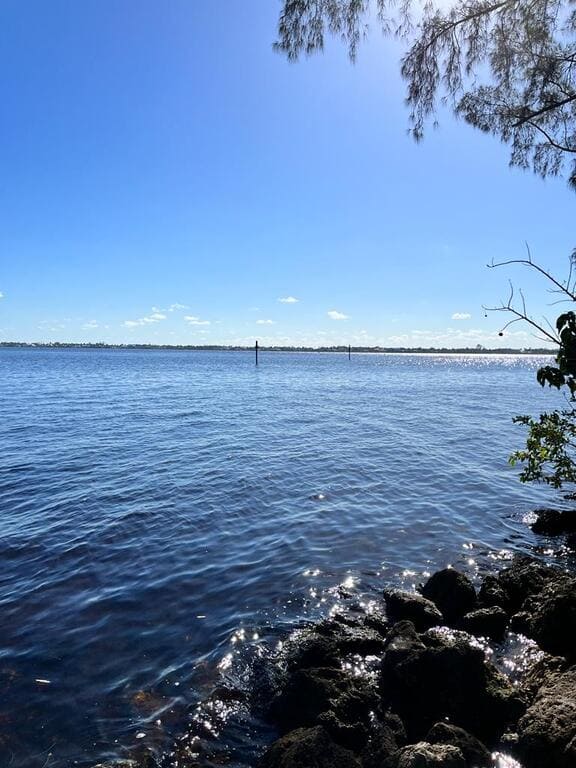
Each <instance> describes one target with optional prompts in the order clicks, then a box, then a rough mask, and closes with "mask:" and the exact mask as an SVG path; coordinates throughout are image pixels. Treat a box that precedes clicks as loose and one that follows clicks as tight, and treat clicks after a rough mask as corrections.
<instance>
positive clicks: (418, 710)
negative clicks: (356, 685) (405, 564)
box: [380, 622, 525, 744]
mask: <svg viewBox="0 0 576 768" xmlns="http://www.w3.org/2000/svg"><path fill="white" fill-rule="evenodd" d="M380 688H381V693H382V697H383V700H384V702H385V703H386V704H388V705H389V706H390V707H391V709H392V710H393V711H394V712H396V713H397V714H398V715H399V716H400V717H401V718H402V720H403V722H404V724H405V726H406V730H407V733H408V736H409V738H410V739H413V740H415V739H422V738H423V737H424V736H425V735H426V733H427V732H428V730H429V729H430V728H431V727H432V725H434V723H436V722H438V721H440V720H444V719H448V720H449V721H450V722H452V723H454V724H455V725H458V726H460V727H462V728H464V729H466V730H467V731H470V732H471V733H473V734H474V735H475V736H477V737H478V738H480V739H482V740H486V741H487V742H488V743H489V744H492V743H494V742H495V741H496V740H497V739H498V738H499V736H500V735H501V734H502V733H503V731H504V730H505V728H506V726H507V725H509V724H513V723H515V722H516V721H517V719H518V718H519V717H520V715H521V714H522V713H523V711H524V709H525V706H524V704H523V702H522V700H521V698H520V696H519V694H518V693H517V691H516V690H515V689H514V688H513V686H512V685H511V684H510V683H509V682H508V680H507V679H506V678H505V677H504V676H503V675H502V674H501V673H499V672H498V671H497V670H496V668H495V667H494V666H493V665H492V664H490V663H488V662H486V661H485V658H484V653H483V652H482V650H481V649H479V648H477V647H473V646H471V645H470V644H469V643H468V642H467V641H466V639H465V636H463V635H462V634H461V633H452V634H447V633H441V632H438V631H437V630H429V631H428V632H426V633H424V634H422V635H418V634H417V633H416V632H415V630H414V627H413V625H411V624H410V623H409V622H403V623H401V624H397V625H396V627H395V628H394V629H393V630H392V632H391V633H390V639H389V643H388V647H387V650H386V652H385V654H384V659H383V662H382V666H381V674H380Z"/></svg>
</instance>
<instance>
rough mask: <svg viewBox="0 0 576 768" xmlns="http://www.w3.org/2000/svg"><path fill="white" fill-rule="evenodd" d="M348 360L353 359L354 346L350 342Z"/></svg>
mask: <svg viewBox="0 0 576 768" xmlns="http://www.w3.org/2000/svg"><path fill="white" fill-rule="evenodd" d="M348 360H352V347H351V346H350V344H348Z"/></svg>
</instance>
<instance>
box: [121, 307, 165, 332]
mask: <svg viewBox="0 0 576 768" xmlns="http://www.w3.org/2000/svg"><path fill="white" fill-rule="evenodd" d="M161 320H166V315H165V314H164V313H163V312H160V311H159V310H158V308H157V307H152V314H151V315H147V316H146V317H139V318H138V319H137V320H125V321H124V323H123V324H124V326H125V327H126V328H137V327H138V326H140V325H150V324H151V323H159V322H160V321H161Z"/></svg>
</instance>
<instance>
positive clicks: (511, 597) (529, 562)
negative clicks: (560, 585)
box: [497, 555, 565, 613]
mask: <svg viewBox="0 0 576 768" xmlns="http://www.w3.org/2000/svg"><path fill="white" fill-rule="evenodd" d="M563 578H565V574H564V573H563V572H562V571H560V570H559V569H558V568H552V567H551V566H548V565H544V564H543V563H540V562H539V561H538V560H534V558H532V557H528V556H526V555H516V556H515V557H514V559H513V561H512V564H511V565H510V567H509V568H505V569H504V570H502V571H500V573H499V574H498V577H497V579H498V584H499V585H500V587H501V588H502V589H503V590H504V592H505V593H506V596H507V598H508V610H509V612H510V613H516V612H517V611H519V610H520V608H521V607H522V604H523V603H524V601H525V600H526V599H527V598H529V597H532V596H534V595H538V593H540V592H541V591H542V590H543V589H544V587H545V586H547V585H548V584H550V583H553V582H556V581H558V580H562V579H563Z"/></svg>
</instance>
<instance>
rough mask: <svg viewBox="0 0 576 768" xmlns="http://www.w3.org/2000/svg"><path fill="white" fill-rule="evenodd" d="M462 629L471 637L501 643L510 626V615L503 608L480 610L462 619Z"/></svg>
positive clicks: (495, 606)
mask: <svg viewBox="0 0 576 768" xmlns="http://www.w3.org/2000/svg"><path fill="white" fill-rule="evenodd" d="M461 626H462V629H464V630H465V631H466V632H469V633H470V634H471V635H476V636H478V637H488V638H490V640H496V641H497V642H499V641H500V640H502V639H503V638H504V635H505V633H506V628H507V626H508V614H507V613H506V611H505V610H504V609H503V608H500V606H498V605H494V606H492V607H491V608H478V609H477V610H476V611H470V613H467V614H466V615H465V616H464V617H463V618H462V624H461Z"/></svg>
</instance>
